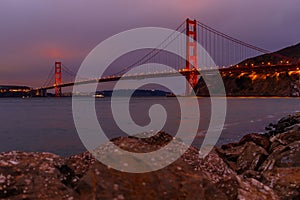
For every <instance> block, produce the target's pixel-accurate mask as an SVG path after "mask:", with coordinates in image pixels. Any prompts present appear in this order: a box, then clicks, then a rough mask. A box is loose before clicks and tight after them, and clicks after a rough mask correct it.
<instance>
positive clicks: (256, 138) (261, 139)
mask: <svg viewBox="0 0 300 200" xmlns="http://www.w3.org/2000/svg"><path fill="white" fill-rule="evenodd" d="M246 142H253V143H255V144H256V145H258V146H261V147H262V148H264V149H266V150H267V149H268V147H269V145H270V141H269V138H268V137H267V136H266V135H263V134H259V133H251V134H247V135H245V136H243V137H242V139H241V140H240V142H239V143H238V144H239V145H243V144H245V143H246Z"/></svg>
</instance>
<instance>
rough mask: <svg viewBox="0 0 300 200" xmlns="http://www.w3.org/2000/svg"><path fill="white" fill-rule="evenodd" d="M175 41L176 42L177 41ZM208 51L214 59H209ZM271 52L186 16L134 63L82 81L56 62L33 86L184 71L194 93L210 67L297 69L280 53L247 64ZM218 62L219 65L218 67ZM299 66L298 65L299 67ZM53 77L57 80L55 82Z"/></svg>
mask: <svg viewBox="0 0 300 200" xmlns="http://www.w3.org/2000/svg"><path fill="white" fill-rule="evenodd" d="M182 33H184V34H186V36H187V37H186V38H185V41H184V40H182V39H181V40H177V38H178V35H179V34H182ZM171 43H173V44H172V45H173V46H175V47H176V48H178V50H179V51H180V52H182V53H184V54H185V55H186V59H182V58H180V57H178V56H175V55H173V54H172V53H170V52H167V51H164V49H166V47H167V46H169V45H170V44H171ZM174 43H175V44H174ZM197 43H199V44H200V45H201V46H202V47H203V48H204V49H205V51H206V52H203V51H199V50H198V48H197ZM207 53H208V54H209V55H210V57H211V58H212V59H211V60H213V61H214V63H212V62H211V60H207V56H205V55H204V54H207ZM269 53H271V52H270V51H268V50H265V49H263V48H260V47H256V46H254V45H251V44H249V43H246V42H243V41H241V40H238V39H236V38H233V37H231V36H229V35H227V34H224V33H222V32H220V31H217V30H216V29H214V28H211V27H209V26H207V25H205V24H204V23H201V22H199V21H197V20H190V19H186V20H185V21H184V22H183V23H182V24H180V25H179V26H178V27H177V28H176V29H175V30H174V32H173V33H172V34H171V35H169V36H168V37H167V38H166V39H165V40H164V41H162V42H161V43H160V44H159V45H158V47H157V49H152V50H151V51H150V52H148V53H147V54H145V55H144V56H143V57H141V58H139V59H137V60H136V61H135V62H133V63H132V64H131V65H128V66H125V67H124V68H121V69H120V70H119V71H117V72H115V73H113V74H110V75H108V76H104V77H99V78H84V79H82V80H80V81H76V82H74V81H71V82H63V81H62V75H63V72H64V75H65V74H66V75H68V76H71V77H73V78H74V77H76V73H74V72H73V71H72V70H70V69H69V68H68V67H66V66H64V65H63V64H62V63H61V62H55V65H54V68H52V70H51V71H50V73H49V75H48V78H47V79H46V81H45V83H44V84H43V86H42V87H39V88H36V89H34V92H35V93H36V96H46V95H47V90H50V89H55V96H56V97H60V96H62V88H63V87H70V86H74V85H81V84H90V83H101V82H111V81H118V80H119V79H121V78H122V79H123V80H135V79H146V78H156V77H173V76H178V73H180V74H182V75H183V76H185V77H186V79H187V83H188V84H187V85H186V95H189V94H190V93H191V90H192V89H193V88H195V86H196V85H197V83H198V80H199V77H201V74H203V73H208V72H209V71H211V70H216V69H217V70H219V71H220V72H222V71H223V72H226V71H247V70H248V71H249V70H251V71H253V70H254V71H259V70H266V69H267V70H278V69H283V68H285V69H295V68H298V66H299V63H297V61H295V60H293V59H291V58H287V57H284V56H281V55H278V54H273V55H274V56H277V57H280V60H281V63H270V62H268V61H266V62H265V63H266V64H264V62H263V63H260V64H258V63H256V64H254V63H246V62H244V61H245V60H247V59H249V58H253V57H256V56H259V55H262V54H269ZM148 63H161V64H164V65H165V66H172V70H170V69H169V68H168V69H167V68H164V67H162V66H161V65H158V66H157V67H155V66H154V67H153V65H151V67H149V66H150V65H149V66H147V64H148ZM141 65H144V66H145V67H144V68H143V69H140V68H139V69H138V70H137V71H136V73H134V74H126V76H124V74H125V73H126V72H128V71H129V70H130V69H133V68H136V67H138V66H141ZM215 65H216V66H215ZM298 69H299V68H298ZM53 80H54V83H53Z"/></svg>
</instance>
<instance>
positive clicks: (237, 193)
mask: <svg viewBox="0 0 300 200" xmlns="http://www.w3.org/2000/svg"><path fill="white" fill-rule="evenodd" d="M267 130H268V132H267V133H266V134H263V135H262V134H256V133H253V134H248V135H246V136H244V137H243V138H242V139H241V140H240V141H239V142H238V143H231V144H227V145H223V146H222V147H221V148H215V149H214V150H213V151H212V152H211V153H210V154H209V155H208V156H206V157H205V158H204V159H200V158H199V156H198V149H197V148H195V147H190V148H189V149H188V151H187V152H186V153H185V154H184V155H183V156H182V157H181V158H180V159H178V160H177V161H176V162H174V163H173V164H171V165H169V166H168V167H166V168H164V169H161V170H158V171H155V172H151V173H144V174H131V173H123V172H119V171H116V170H114V169H112V168H109V167H107V166H105V165H103V164H101V163H100V162H98V161H95V159H94V158H93V157H92V156H91V154H90V153H88V152H85V153H82V154H79V155H75V156H72V157H69V158H62V157H60V156H57V155H54V154H50V153H25V152H7V153H2V154H0V198H1V199H220V200H222V199H300V113H298V114H295V115H291V116H288V117H286V118H283V119H281V120H280V121H279V122H278V123H277V124H270V125H269V127H267ZM172 139H173V138H172V137H171V136H170V135H168V134H166V133H163V132H161V133H158V134H157V135H155V136H153V137H151V138H148V139H138V138H134V137H123V138H117V139H114V140H113V142H114V143H115V144H117V145H119V146H120V147H122V148H124V149H127V150H132V151H134V152H144V151H145V149H146V151H150V150H155V149H157V148H159V147H161V146H164V145H165V144H167V143H168V142H169V141H171V140H172ZM99 151H101V148H100V149H99Z"/></svg>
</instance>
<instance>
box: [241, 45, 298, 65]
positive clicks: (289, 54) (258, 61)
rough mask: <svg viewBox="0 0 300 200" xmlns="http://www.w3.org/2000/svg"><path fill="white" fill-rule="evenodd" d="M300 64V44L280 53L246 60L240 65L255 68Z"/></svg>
mask: <svg viewBox="0 0 300 200" xmlns="http://www.w3.org/2000/svg"><path fill="white" fill-rule="evenodd" d="M287 62H288V63H299V62H300V43H298V44H296V45H293V46H289V47H286V48H284V49H281V50H279V51H276V52H273V53H269V54H264V55H261V56H257V57H254V58H249V59H246V60H245V61H243V62H241V63H240V64H239V65H242V66H243V65H251V64H254V65H255V66H260V65H268V63H270V64H272V65H274V64H286V63H287Z"/></svg>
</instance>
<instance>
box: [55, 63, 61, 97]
mask: <svg viewBox="0 0 300 200" xmlns="http://www.w3.org/2000/svg"><path fill="white" fill-rule="evenodd" d="M61 66H62V64H61V62H55V96H56V97H61V96H62V92H61V87H59V86H58V85H61V84H62V70H61Z"/></svg>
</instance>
